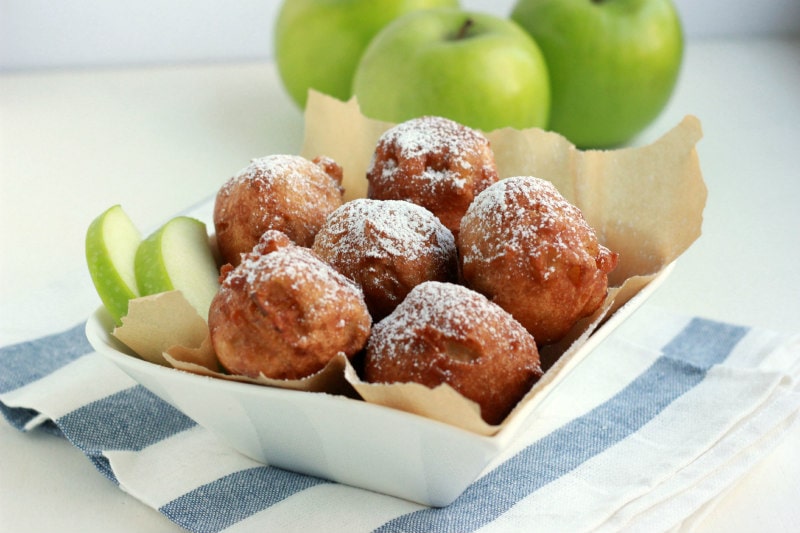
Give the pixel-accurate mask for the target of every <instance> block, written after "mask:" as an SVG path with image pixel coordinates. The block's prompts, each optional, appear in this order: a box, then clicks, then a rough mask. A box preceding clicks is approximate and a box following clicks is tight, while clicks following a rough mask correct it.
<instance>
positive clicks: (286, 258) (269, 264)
mask: <svg viewBox="0 0 800 533" xmlns="http://www.w3.org/2000/svg"><path fill="white" fill-rule="evenodd" d="M273 281H279V282H282V283H288V284H289V286H290V287H291V288H292V289H293V290H297V291H302V290H304V287H317V288H326V289H328V290H321V291H319V293H318V302H317V303H318V304H319V306H320V307H327V306H330V305H335V304H336V302H337V301H340V299H341V298H342V292H344V293H348V294H349V296H350V297H356V298H359V299H361V298H362V295H361V291H360V290H359V288H358V287H357V286H356V285H355V284H354V283H353V282H351V281H350V280H349V279H347V278H346V277H345V276H343V275H341V274H339V273H338V272H337V271H336V270H334V269H333V268H331V267H330V266H328V265H327V264H325V263H324V262H323V261H321V260H320V259H318V258H317V257H316V256H315V255H314V254H313V253H312V252H311V250H309V249H307V248H303V247H300V246H289V247H286V248H280V249H278V250H276V251H274V252H271V253H268V254H266V255H259V254H256V253H251V254H245V255H243V256H242V262H241V263H240V264H239V265H238V266H237V267H236V268H234V269H233V270H232V271H231V272H230V274H229V275H228V276H227V277H226V278H225V280H224V281H223V284H222V288H221V291H225V290H228V289H230V288H231V287H236V286H239V285H241V284H242V283H244V284H246V285H248V286H250V287H255V286H257V285H261V284H268V283H271V282H273ZM332 288H336V290H330V289H332Z"/></svg>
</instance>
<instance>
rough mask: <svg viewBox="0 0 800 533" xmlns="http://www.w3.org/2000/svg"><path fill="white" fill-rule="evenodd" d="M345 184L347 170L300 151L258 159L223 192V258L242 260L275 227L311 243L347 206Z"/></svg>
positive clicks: (218, 218) (219, 212)
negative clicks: (338, 210) (331, 216)
mask: <svg viewBox="0 0 800 533" xmlns="http://www.w3.org/2000/svg"><path fill="white" fill-rule="evenodd" d="M318 159H319V158H318ZM340 184H341V168H339V166H338V165H336V163H335V162H333V161H332V160H329V159H320V160H319V161H318V164H317V163H314V162H311V161H309V160H307V159H305V158H302V157H300V156H294V155H271V156H267V157H262V158H260V159H255V160H253V161H252V162H251V163H250V165H249V166H247V167H246V168H244V169H242V170H241V171H240V172H239V173H238V174H237V175H236V176H234V177H232V178H231V179H230V180H228V181H227V182H226V183H225V185H223V186H222V187H221V188H220V190H219V192H218V193H217V197H216V202H215V204H214V227H215V230H216V238H217V245H218V247H219V251H220V255H221V256H222V260H223V262H225V263H231V264H232V265H234V266H235V265H237V264H239V261H240V255H241V254H243V253H247V252H250V251H251V250H252V248H253V246H255V245H256V243H258V240H259V238H260V237H261V235H262V234H263V233H264V232H265V231H267V230H270V229H274V230H278V231H281V232H283V233H285V234H286V235H287V236H288V237H289V238H290V239H291V240H292V241H293V242H295V243H296V244H299V245H300V246H311V244H312V243H313V242H314V236H315V235H316V233H317V231H319V228H320V227H321V226H322V224H323V223H324V222H325V218H326V217H327V216H328V214H330V213H331V212H333V211H334V210H335V209H336V208H337V207H339V206H340V205H341V204H342V192H343V191H342V188H341V185H340Z"/></svg>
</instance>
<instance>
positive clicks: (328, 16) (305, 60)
mask: <svg viewBox="0 0 800 533" xmlns="http://www.w3.org/2000/svg"><path fill="white" fill-rule="evenodd" d="M457 5H458V0H284V2H283V4H282V6H281V9H280V11H279V13H278V18H277V20H276V24H275V41H274V45H275V60H276V63H277V66H278V74H279V75H280V77H281V80H282V81H283V84H284V87H286V90H287V92H288V93H289V95H290V96H291V97H292V99H293V100H294V101H295V102H296V103H297V104H298V105H299V106H300V107H301V108H304V107H305V104H306V98H307V96H308V90H309V89H315V90H316V91H319V92H321V93H325V94H328V95H330V96H333V97H335V98H338V99H340V100H349V99H350V96H351V94H352V93H351V92H350V89H351V85H352V81H353V73H354V72H355V70H356V65H357V64H358V60H359V58H360V57H361V54H363V53H364V50H365V49H366V48H367V45H368V44H369V42H370V41H371V40H372V38H373V37H374V36H375V35H376V34H377V33H378V31H380V30H381V28H383V27H384V26H386V24H388V23H389V22H391V21H392V20H394V19H395V18H397V17H399V16H400V15H402V14H404V13H408V12H410V11H414V10H418V9H426V8H430V7H439V6H457Z"/></svg>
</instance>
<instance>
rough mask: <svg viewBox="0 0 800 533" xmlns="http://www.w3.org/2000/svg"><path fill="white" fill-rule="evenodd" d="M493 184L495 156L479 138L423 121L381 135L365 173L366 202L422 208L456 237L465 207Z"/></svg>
mask: <svg viewBox="0 0 800 533" xmlns="http://www.w3.org/2000/svg"><path fill="white" fill-rule="evenodd" d="M497 179H498V177H497V167H496V165H495V161H494V153H493V152H492V150H491V148H490V146H489V141H488V140H487V138H486V137H485V136H484V135H483V134H482V133H480V132H479V131H477V130H474V129H472V128H469V127H467V126H464V125H462V124H459V123H457V122H455V121H452V120H450V119H446V118H442V117H436V116H425V117H420V118H415V119H411V120H408V121H406V122H402V123H400V124H397V125H396V126H394V127H392V128H390V129H389V130H387V131H386V132H384V133H383V135H381V137H380V139H379V140H378V143H377V145H376V147H375V153H374V154H373V157H372V160H371V162H370V166H369V168H368V169H367V180H368V182H369V184H368V187H367V196H368V197H369V198H375V199H378V200H408V201H410V202H413V203H415V204H418V205H421V206H423V207H425V208H427V209H428V210H430V211H431V212H432V213H433V214H435V215H436V216H437V217H438V218H439V220H441V222H442V224H444V225H445V226H446V227H447V228H448V229H449V230H450V231H451V232H453V235H457V234H458V227H459V224H460V222H461V217H462V216H463V215H464V212H465V211H466V209H467V206H469V204H470V203H471V202H472V200H473V198H474V197H475V195H477V194H478V193H480V192H481V191H482V190H483V189H485V188H486V187H488V186H489V185H491V184H492V183H495V182H496V181H497Z"/></svg>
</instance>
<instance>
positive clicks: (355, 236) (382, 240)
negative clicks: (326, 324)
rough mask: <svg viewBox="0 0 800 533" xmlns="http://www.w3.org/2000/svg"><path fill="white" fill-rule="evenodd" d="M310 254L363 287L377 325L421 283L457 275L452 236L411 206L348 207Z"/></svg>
mask: <svg viewBox="0 0 800 533" xmlns="http://www.w3.org/2000/svg"><path fill="white" fill-rule="evenodd" d="M312 249H313V250H314V252H315V253H316V254H317V255H319V256H320V258H321V259H322V260H323V261H325V262H326V263H328V264H329V265H331V266H332V267H334V268H335V269H336V270H338V271H339V272H341V273H342V274H344V275H345V276H347V277H348V278H350V279H352V280H353V281H355V282H356V284H357V285H359V286H360V287H361V289H362V291H363V292H364V300H365V301H366V303H367V307H368V308H369V310H370V313H371V314H372V318H373V320H375V321H378V320H380V319H381V318H383V317H385V316H386V315H388V314H389V313H390V312H392V310H394V308H395V307H397V305H398V304H399V303H400V302H401V301H402V300H403V298H405V297H406V295H407V294H408V293H409V291H411V289H413V288H414V287H415V286H417V285H419V284H420V283H422V282H424V281H431V280H434V281H455V280H456V278H457V274H458V259H457V257H456V245H455V240H454V238H453V234H452V233H450V231H449V230H448V229H447V228H445V227H444V225H442V223H441V222H439V220H438V219H437V218H436V217H435V216H434V215H433V213H431V212H430V211H428V210H427V209H425V208H423V207H421V206H418V205H415V204H412V203H410V202H403V201H398V200H371V199H366V198H363V199H358V200H353V201H351V202H348V203H346V204H344V205H343V206H342V207H340V208H339V209H337V210H336V211H334V212H333V213H332V214H331V215H330V216H329V217H328V220H327V221H326V223H325V225H323V227H322V228H321V229H320V231H319V233H317V236H316V238H315V240H314V246H313V248H312Z"/></svg>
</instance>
